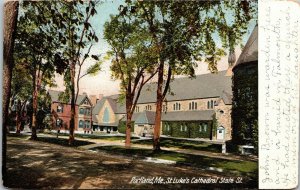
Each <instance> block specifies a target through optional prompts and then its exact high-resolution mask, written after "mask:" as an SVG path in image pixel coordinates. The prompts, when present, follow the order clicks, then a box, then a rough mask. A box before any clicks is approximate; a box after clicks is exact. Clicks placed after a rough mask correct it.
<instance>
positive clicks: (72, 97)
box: [69, 63, 76, 145]
mask: <svg viewBox="0 0 300 190" xmlns="http://www.w3.org/2000/svg"><path fill="white" fill-rule="evenodd" d="M70 72H71V120H70V130H69V131H70V134H69V145H73V144H74V130H75V106H76V105H75V103H76V102H75V64H74V63H71V69H70Z"/></svg>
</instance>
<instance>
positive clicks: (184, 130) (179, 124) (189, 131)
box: [162, 121, 211, 138]
mask: <svg viewBox="0 0 300 190" xmlns="http://www.w3.org/2000/svg"><path fill="white" fill-rule="evenodd" d="M205 125H206V131H205ZM200 128H201V129H200ZM162 134H164V135H170V136H173V137H183V138H210V137H211V122H203V123H202V122H195V121H185V122H183V121H174V122H170V121H168V122H163V125H162Z"/></svg>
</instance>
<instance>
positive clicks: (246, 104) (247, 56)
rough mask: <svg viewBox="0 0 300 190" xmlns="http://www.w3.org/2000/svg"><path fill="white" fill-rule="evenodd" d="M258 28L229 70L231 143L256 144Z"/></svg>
mask: <svg viewBox="0 0 300 190" xmlns="http://www.w3.org/2000/svg"><path fill="white" fill-rule="evenodd" d="M257 37H258V28H257V27H255V29H254V30H253V32H252V34H251V35H250V37H249V39H248V42H247V43H246V45H245V47H244V49H243V51H242V53H241V55H240V57H239V59H238V61H237V63H236V64H235V66H234V67H233V70H232V71H233V73H234V74H233V105H232V122H233V123H232V126H233V133H232V135H233V137H232V138H233V139H232V140H233V142H234V144H236V145H247V147H249V145H251V146H254V147H256V146H257V142H258V139H257V138H258V137H257V136H258V126H257V121H258V41H257V40H258V39H257Z"/></svg>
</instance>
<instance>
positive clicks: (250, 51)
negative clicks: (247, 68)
mask: <svg viewBox="0 0 300 190" xmlns="http://www.w3.org/2000/svg"><path fill="white" fill-rule="evenodd" d="M253 61H258V27H257V26H256V27H255V28H254V29H253V31H252V33H251V35H250V37H249V39H248V41H247V43H246V45H245V47H244V49H243V51H242V53H241V55H240V56H239V58H238V60H237V62H236V64H235V66H234V67H233V70H234V69H235V68H236V67H237V66H240V65H242V64H247V63H250V62H253Z"/></svg>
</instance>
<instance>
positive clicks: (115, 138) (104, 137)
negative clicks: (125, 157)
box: [47, 132, 138, 141]
mask: <svg viewBox="0 0 300 190" xmlns="http://www.w3.org/2000/svg"><path fill="white" fill-rule="evenodd" d="M47 134H51V135H55V136H56V135H57V133H53V132H51V133H47ZM58 136H69V134H67V133H60V134H59V135H58ZM76 137H78V138H86V139H101V140H108V141H121V140H125V136H110V135H94V134H75V138H76ZM131 139H138V138H137V137H131Z"/></svg>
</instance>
